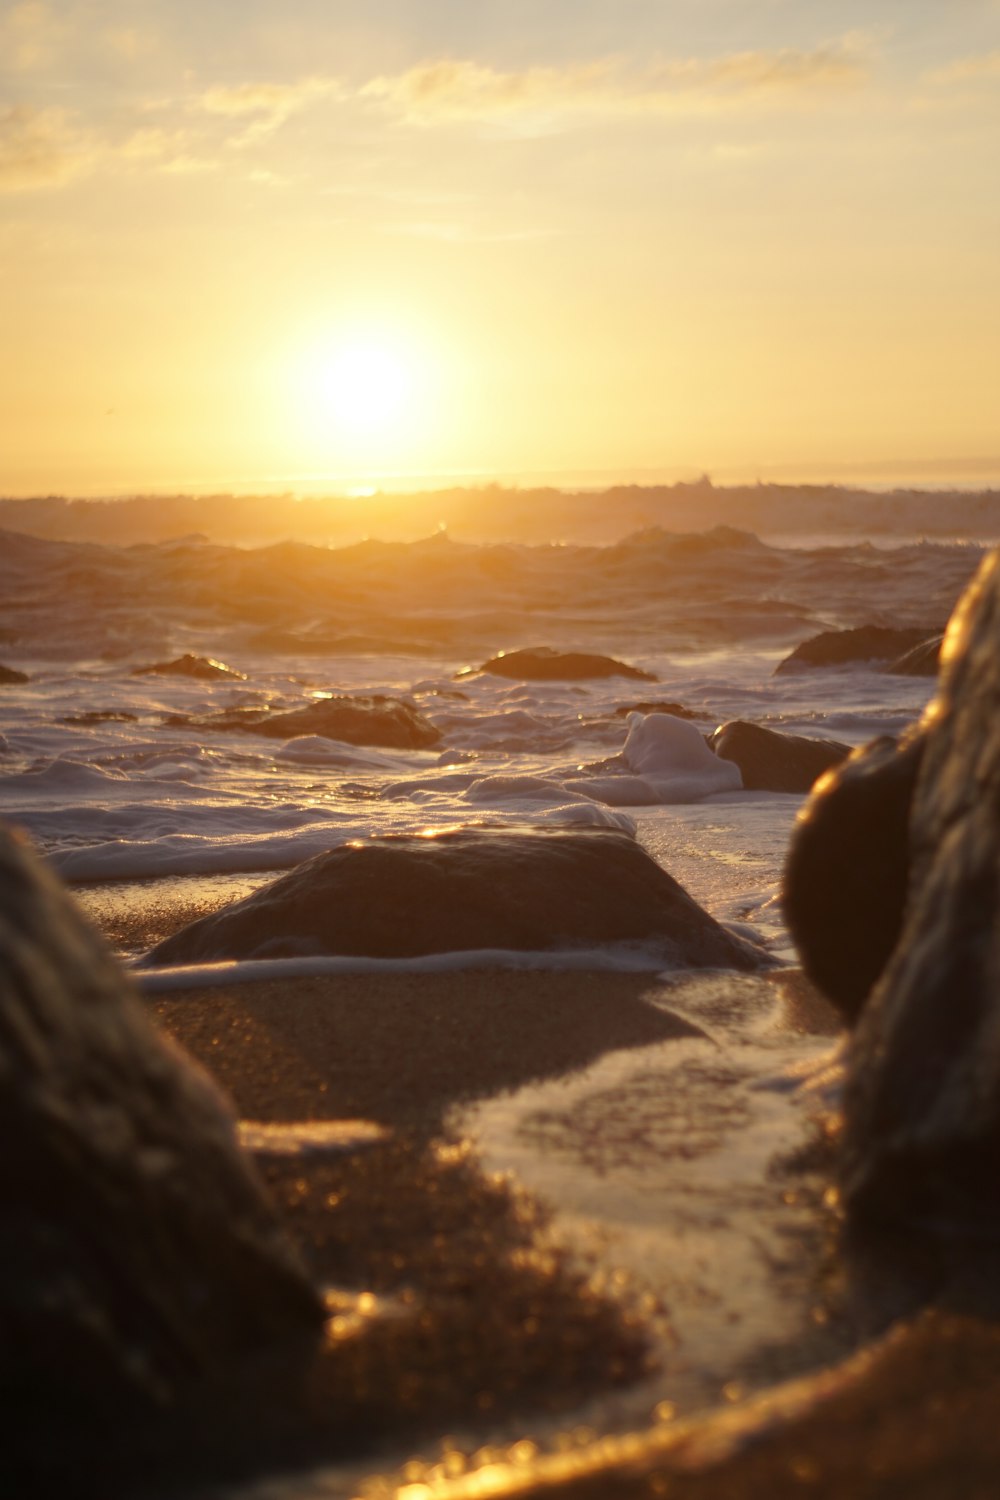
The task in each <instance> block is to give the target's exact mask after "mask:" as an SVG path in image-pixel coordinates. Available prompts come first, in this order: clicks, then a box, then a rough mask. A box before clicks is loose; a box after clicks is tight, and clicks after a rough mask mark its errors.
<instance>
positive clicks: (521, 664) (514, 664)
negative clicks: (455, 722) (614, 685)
mask: <svg viewBox="0 0 1000 1500" xmlns="http://www.w3.org/2000/svg"><path fill="white" fill-rule="evenodd" d="M473 671H475V672H489V673H492V675H493V676H495V677H513V678H514V679H515V680H516V681H518V682H578V681H582V680H585V679H586V678H588V677H591V678H593V677H631V678H633V679H634V680H635V681H637V682H655V681H656V677H655V676H654V675H653V673H652V672H644V671H642V670H641V668H639V667H630V666H629V665H628V663H627V662H623V661H616V659H615V658H614V657H613V656H600V655H597V654H595V653H593V652H590V651H556V650H555V649H554V648H553V647H552V646H528V647H526V648H525V649H524V650H523V651H501V652H500V654H499V656H493V657H491V658H490V660H489V661H486V662H483V665H482V666H481V667H475V668H473ZM463 675H464V674H463Z"/></svg>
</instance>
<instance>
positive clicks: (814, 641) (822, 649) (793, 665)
mask: <svg viewBox="0 0 1000 1500" xmlns="http://www.w3.org/2000/svg"><path fill="white" fill-rule="evenodd" d="M933 634H934V627H933V626H931V627H930V628H929V629H918V630H893V629H891V628H890V627H888V626H885V625H861V626H859V627H858V628H857V629H856V630H824V631H822V632H821V633H820V634H819V635H814V636H812V637H811V638H810V639H809V640H808V641H803V642H802V644H801V645H799V646H796V648H795V650H794V651H793V652H792V654H791V656H786V657H785V659H784V661H780V662H779V663H778V665H777V666H776V667H775V669H774V670H775V673H776V674H777V673H779V672H798V671H802V670H804V669H808V668H812V667H842V666H845V665H847V664H848V663H850V662H866V661H875V662H881V661H893V660H894V659H895V658H896V657H897V656H901V655H902V654H903V652H905V651H912V650H913V648H914V647H915V646H922V645H923V644H924V643H925V642H926V641H927V638H928V637H929V636H931V635H933Z"/></svg>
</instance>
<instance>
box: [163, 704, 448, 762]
mask: <svg viewBox="0 0 1000 1500" xmlns="http://www.w3.org/2000/svg"><path fill="white" fill-rule="evenodd" d="M164 723H166V724H169V725H172V726H184V727H186V728H193V729H213V730H243V731H245V732H246V733H248V734H263V735H266V736H267V738H268V739H273V740H293V739H297V738H298V737H299V736H300V735H319V736H321V737H322V738H324V739H328V740H341V741H342V742H343V743H344V744H347V745H373V746H377V747H378V748H380V749H383V750H432V749H434V748H435V746H437V745H440V743H441V735H440V732H439V731H438V730H437V729H435V728H434V726H433V724H431V722H430V720H429V719H426V718H425V717H424V715H423V714H422V713H420V711H419V710H418V709H416V708H414V706H413V704H412V703H406V702H404V700H403V699H402V698H386V697H383V696H382V695H380V694H375V695H373V696H372V697H368V698H362V697H357V698H346V697H344V698H335V697H330V698H318V699H317V700H316V702H315V703H310V704H309V705H308V706H307V707H306V708H294V709H289V710H287V711H282V712H281V713H267V712H263V713H262V712H261V710H260V709H257V708H239V709H233V710H229V711H226V712H223V713H219V714H208V715H200V716H198V717H194V716H192V715H188V714H170V715H169V716H168V717H167V718H166V719H165V720H164Z"/></svg>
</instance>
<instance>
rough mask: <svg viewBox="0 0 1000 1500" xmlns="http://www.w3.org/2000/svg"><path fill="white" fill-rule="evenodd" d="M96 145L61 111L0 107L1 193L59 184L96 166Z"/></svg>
mask: <svg viewBox="0 0 1000 1500" xmlns="http://www.w3.org/2000/svg"><path fill="white" fill-rule="evenodd" d="M95 158H96V148H95V145H94V141H93V138H92V137H91V136H90V135H89V134H88V133H86V132H81V131H77V130H74V129H73V127H72V126H71V124H70V122H69V120H68V118H67V116H66V115H64V114H63V113H62V112H61V111H59V110H36V109H31V108H30V107H29V106H28V105H25V104H15V105H11V106H10V107H9V108H7V109H0V192H20V191H24V190H26V189H31V188H44V187H58V186H60V185H62V184H63V183H66V182H69V181H70V179H71V178H73V177H78V176H79V175H80V174H81V173H83V172H86V171H87V170H88V169H89V168H90V167H91V166H93V164H94V161H95Z"/></svg>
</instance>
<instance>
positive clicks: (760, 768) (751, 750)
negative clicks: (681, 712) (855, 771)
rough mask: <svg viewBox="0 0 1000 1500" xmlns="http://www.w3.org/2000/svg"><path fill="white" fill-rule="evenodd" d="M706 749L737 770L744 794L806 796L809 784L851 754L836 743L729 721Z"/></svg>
mask: <svg viewBox="0 0 1000 1500" xmlns="http://www.w3.org/2000/svg"><path fill="white" fill-rule="evenodd" d="M708 743H709V747H710V748H711V749H712V750H714V751H715V753H716V755H718V756H721V758H722V759H723V760H731V761H733V762H734V763H735V764H736V765H737V766H739V768H740V774H741V775H742V777H743V785H744V787H745V788H746V790H747V791H748V792H808V791H809V790H810V788H811V787H812V785H813V783H814V782H815V781H816V780H817V779H818V778H819V777H820V776H822V775H823V773H824V772H825V771H829V770H830V769H831V767H833V766H836V765H839V764H840V762H841V761H843V760H846V759H847V757H848V756H849V755H850V753H851V747H850V745H843V744H841V743H840V741H839V740H817V739H810V738H809V737H808V736H807V735H803V734H781V733H780V732H779V731H778V730H776V729H767V728H765V726H764V725H763V724H752V723H750V722H749V721H748V720H746V719H731V720H730V721H729V723H728V724H720V726H719V728H718V729H716V731H715V732H714V734H712V735H710V736H709V740H708Z"/></svg>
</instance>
